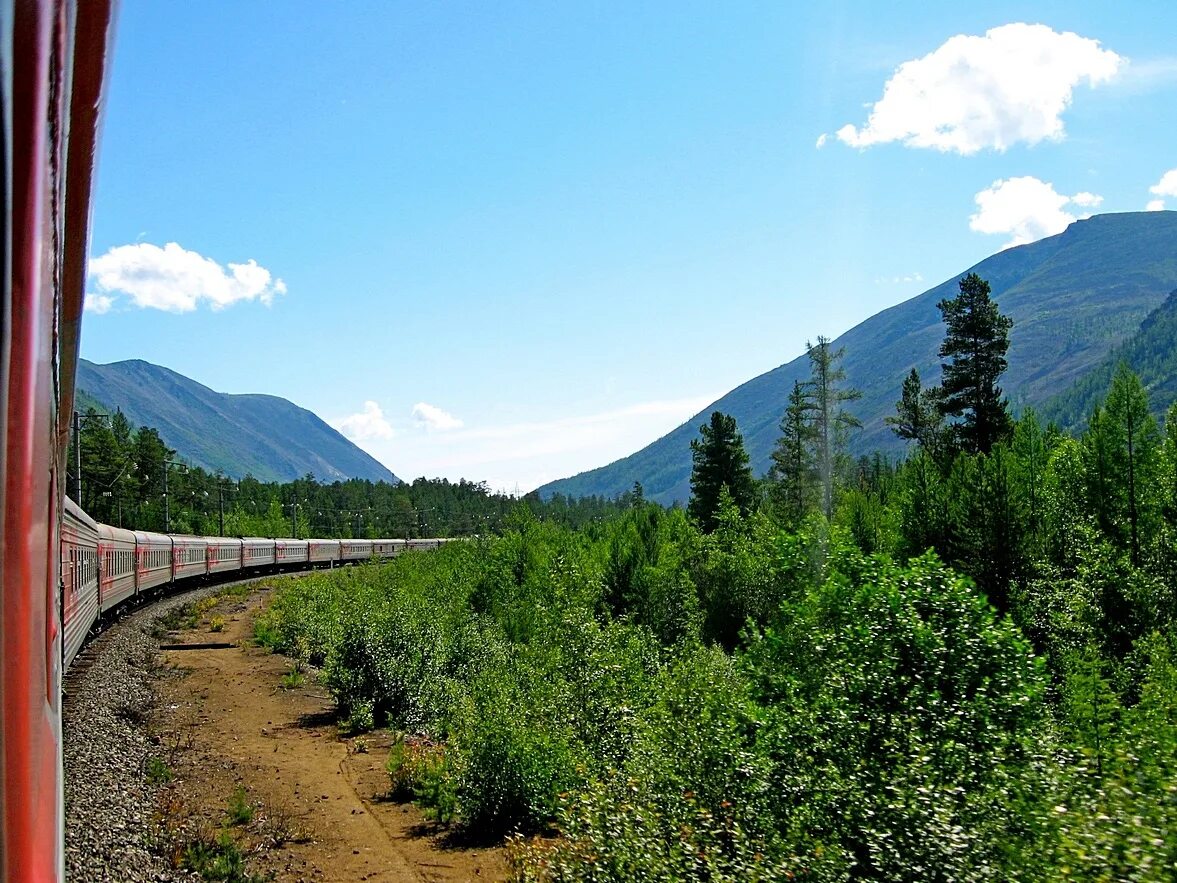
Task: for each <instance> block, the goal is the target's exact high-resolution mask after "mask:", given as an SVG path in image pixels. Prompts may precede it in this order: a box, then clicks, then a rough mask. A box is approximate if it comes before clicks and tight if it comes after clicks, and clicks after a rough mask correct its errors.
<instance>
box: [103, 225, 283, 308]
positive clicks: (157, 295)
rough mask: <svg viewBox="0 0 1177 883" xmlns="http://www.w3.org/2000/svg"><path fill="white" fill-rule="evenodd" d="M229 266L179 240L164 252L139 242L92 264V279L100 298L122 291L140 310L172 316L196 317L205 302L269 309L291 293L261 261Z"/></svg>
mask: <svg viewBox="0 0 1177 883" xmlns="http://www.w3.org/2000/svg"><path fill="white" fill-rule="evenodd" d="M226 267H227V270H226ZM226 267H222V266H221V265H220V264H218V263H217V262H216V261H214V260H213V259H212V258H206V257H204V256H203V255H201V254H198V253H197V252H194V251H188V250H187V249H185V248H182V247H181V246H180V245H178V244H177V243H175V242H169V243H168V244H167V245H165V246H164V247H163V248H160V247H159V246H158V245H152V244H151V243H149V242H139V243H135V244H134V245H120V246H116V247H115V248H112V249H111V250H110V251H108V252H107V253H106V254H104V255H102V256H101V257H97V258H94V259H93V260H91V261H90V276H91V278H92V279H93V280H94V283H95V286H96V287H97V289H98V292H99V295H100V296H110V295H112V294H113V293H116V292H117V293H119V294H125V295H127V296H129V297H130V299H131V302H132V303H133V304H134V305H135V306H137V307H143V308H151V309H154V310H164V311H166V312H169V313H190V312H192V311H193V310H195V309H196V308H197V307H198V306H200V304H201V303H202V302H203V303H207V304H208V305H209V306H210V307H211V308H212V309H214V310H223V309H224V308H225V307H227V306H230V305H232V304H234V303H237V302H238V301H243V300H246V301H247V300H259V301H261V302H262V303H263V304H265V305H266V306H269V305H270V304H271V303H272V302H273V300H274V296H275V295H279V294H285V293H286V284H285V283H284V282H283V281H282V280H281V279H275V278H274V277H273V276H272V275H271V274H270V271H269V270H267V269H266V268H265V267H262V266H259V265H258V263H257V261H255V260H252V259H250V260H248V261H246V262H245V263H244V264H233V263H230V264H227V265H226Z"/></svg>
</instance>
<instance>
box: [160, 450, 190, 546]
mask: <svg viewBox="0 0 1177 883" xmlns="http://www.w3.org/2000/svg"><path fill="white" fill-rule="evenodd" d="M183 465H184V464H183V463H178V462H177V461H175V460H164V461H163V524H164V530H163V532H164V533H171V532H172V507H171V497H169V496H168V467H169V466H183ZM184 471H185V472H187V471H188V470H187V469H185V470H184Z"/></svg>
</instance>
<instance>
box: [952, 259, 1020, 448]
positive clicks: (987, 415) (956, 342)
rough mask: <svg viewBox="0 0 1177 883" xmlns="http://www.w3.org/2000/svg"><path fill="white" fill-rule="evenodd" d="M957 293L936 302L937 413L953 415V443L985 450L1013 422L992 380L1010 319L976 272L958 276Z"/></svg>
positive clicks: (1001, 363) (1000, 368)
mask: <svg viewBox="0 0 1177 883" xmlns="http://www.w3.org/2000/svg"><path fill="white" fill-rule="evenodd" d="M959 284H960V294H958V295H957V296H956V297H954V298H951V299H949V298H945V299H944V300H942V301H940V303H938V304H937V305H936V306H937V307H939V309H940V315H941V316H942V317H943V319H944V324H945V325H946V326H947V333H946V334H945V336H944V343H942V344H941V345H940V358H942V359H948V361H946V362H942V363H941V368H942V369H943V380H942V381H941V386H940V389H941V399H940V413H941V414H942V415H944V416H945V417H955V418H957V419H958V422H957V424H956V425H955V426H954V427H953V432H954V435H955V436H956V441H957V445H958V446H959V448H960V449H961V450H963V451H967V452H968V453H970V454H976V453H983V454H987V453H989V451H990V450H991V449H992V448H993V445H994V444H995V443H997V442H998V441H1000V440H1002V439H1004V438H1006V437H1008V436H1009V434H1010V431H1011V430H1012V428H1013V422H1012V420H1011V419H1010V416H1009V408H1008V403H1007V402H1006V401H1005V399H1004V398H1002V395H1001V387H999V386H998V385H997V380H998V378H999V377H1001V375H1002V373H1003V372H1004V371H1005V368H1006V359H1005V353H1006V351H1007V350H1008V349H1009V332H1010V329H1011V328H1012V327H1013V320H1012V319H1010V318H1009V317H1008V316H1003V315H1002V314H1001V312H1000V311H998V309H997V304H996V303H994V302H993V301H992V300H991V299H990V297H989V283H988V282H986V281H985V280H984V279H982V278H981V277H980V276H978V275H977V274H976V273H969V274H968V275H967V276H965V277H964V278H963V279H961V280H960V283H959Z"/></svg>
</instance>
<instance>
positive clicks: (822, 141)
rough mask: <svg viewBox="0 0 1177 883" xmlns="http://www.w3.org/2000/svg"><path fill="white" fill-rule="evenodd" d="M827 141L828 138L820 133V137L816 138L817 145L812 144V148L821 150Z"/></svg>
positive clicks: (823, 133)
mask: <svg viewBox="0 0 1177 883" xmlns="http://www.w3.org/2000/svg"><path fill="white" fill-rule="evenodd" d="M829 140H830V136H829V135H827V134H826V133H825V132H822V133H821V134H820V135H818V136H817V143H816V144H814V145H813V146H814V147H816V148H817V149H818V150H821V149H822V148H823V147H825V146H826V142H827V141H829Z"/></svg>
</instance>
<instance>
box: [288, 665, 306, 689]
mask: <svg viewBox="0 0 1177 883" xmlns="http://www.w3.org/2000/svg"><path fill="white" fill-rule="evenodd" d="M305 680H306V677H305V676H304V675H303V673H302V672H301V671H299V670H298V668H292V669H291V670H290V671H288V672H286V674H284V675H282V689H283V690H297V689H298V688H299V687H301V686H302V685H303V681H305Z"/></svg>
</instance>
